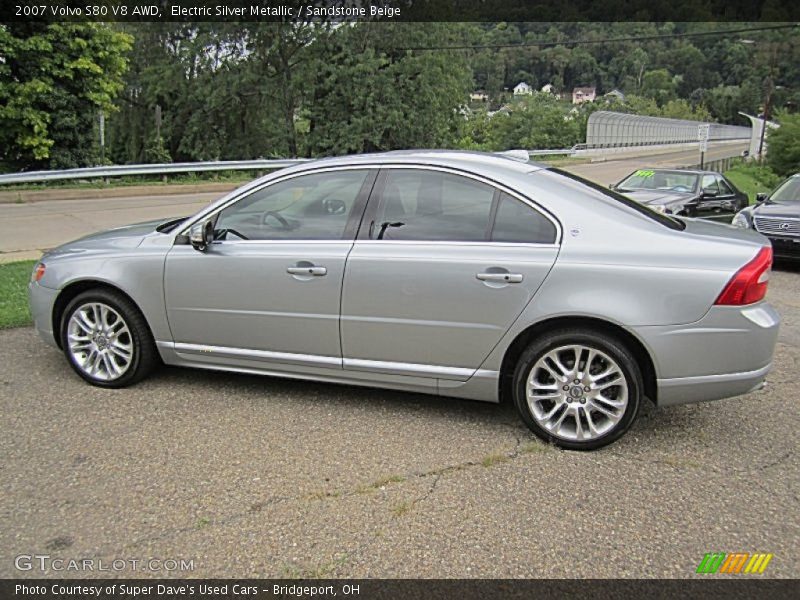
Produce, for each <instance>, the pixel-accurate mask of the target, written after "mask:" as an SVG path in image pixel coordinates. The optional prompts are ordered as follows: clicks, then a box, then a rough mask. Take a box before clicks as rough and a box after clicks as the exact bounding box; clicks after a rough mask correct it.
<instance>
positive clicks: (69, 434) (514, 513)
mask: <svg viewBox="0 0 800 600" xmlns="http://www.w3.org/2000/svg"><path fill="white" fill-rule="evenodd" d="M769 299H770V300H771V302H772V303H773V304H774V305H775V306H776V307H777V308H778V310H779V311H780V312H781V314H782V316H783V325H782V329H781V334H780V340H779V344H778V348H777V354H776V360H775V368H774V370H773V372H772V373H771V375H770V376H769V385H768V386H767V388H766V389H765V390H763V391H760V392H756V393H753V394H750V395H748V396H744V397H740V398H734V399H728V400H721V401H717V402H710V403H704V404H697V405H686V406H678V407H672V408H669V409H656V408H655V407H653V406H651V405H649V404H648V405H647V406H646V407H645V409H644V411H643V414H642V416H641V418H640V419H639V421H638V422H637V423H636V424H635V425H634V427H633V428H632V430H631V431H630V432H629V433H628V434H627V435H626V436H625V437H624V438H623V439H622V440H620V441H619V442H618V443H616V444H614V445H612V446H611V447H609V448H606V449H603V450H601V451H597V452H593V453H577V452H568V451H562V450H558V449H555V448H553V447H551V446H547V445H544V444H542V443H540V442H538V441H536V439H535V438H534V437H533V436H532V435H531V434H530V433H529V432H528V430H527V429H526V428H525V427H524V426H523V425H522V424H521V422H520V421H519V420H518V419H517V417H516V415H515V413H514V411H513V408H512V407H510V406H508V405H493V404H482V403H476V402H467V401H460V400H455V399H442V398H436V397H431V396H424V395H419V394H406V393H398V392H389V391H384V390H379V389H367V388H353V387H346V386H335V385H322V384H314V383H303V382H297V381H288V380H280V379H274V378H265V377H254V376H239V375H233V374H224V373H213V372H205V371H196V370H182V369H175V368H163V369H162V370H160V371H159V372H158V373H157V374H156V375H155V376H153V377H152V378H150V379H149V380H147V381H145V382H143V383H141V384H139V385H137V386H135V387H133V388H130V389H125V390H111V391H109V390H102V389H99V388H95V387H91V386H88V385H86V384H85V383H83V381H82V380H80V379H79V378H78V377H77V376H76V375H75V374H73V372H72V371H71V369H70V368H69V367H68V366H67V364H66V362H65V359H64V358H63V356H62V355H61V354H60V353H59V352H58V351H56V350H55V349H53V348H50V347H48V346H45V345H44V343H42V342H41V341H40V340H39V339H38V338H37V337H36V336H35V334H34V333H33V332H32V331H31V330H30V329H27V328H24V329H14V330H7V331H2V332H0V415H2V420H0V455H2V457H3V460H2V463H0V464H1V467H0V489H1V490H2V494H0V515H2V527H0V577H5V578H7V577H38V576H42V575H45V576H66V577H78V576H80V577H84V576H104V577H108V576H138V577H151V576H153V577H163V576H181V575H191V576H193V577H304V578H305V577H348V578H349V577H458V578H461V577H466V578H468V577H565V578H571V577H586V578H597V577H665V578H684V577H699V576H698V575H696V574H695V569H696V568H697V565H698V564H699V562H700V561H701V559H702V558H703V555H704V554H705V553H707V552H717V551H723V552H751V553H754V552H768V553H772V554H774V558H773V559H772V561H771V562H770V563H769V566H768V569H767V571H766V573H765V574H764V575H763V577H796V576H797V574H798V566H800V564H799V561H798V547H799V544H798V540H799V539H800V526H799V524H798V501H799V495H800V477H798V458H797V447H798V441H800V440H799V438H800V434H799V433H798V431H799V429H800V428H798V426H797V422H798V398H797V389H798V388H797V374H798V371H800V268H797V267H791V268H790V267H785V266H779V267H778V268H777V269H776V271H775V272H774V273H773V277H772V281H771V283H770V291H769ZM42 555H44V556H48V557H50V558H48V559H46V560H47V561H50V562H47V564H48V565H50V566H51V568H50V569H49V570H47V571H45V572H41V571H39V570H38V568H36V565H37V563H36V562H35V560H34V568H33V569H31V570H28V571H19V570H17V569H16V568H15V561H16V562H17V563H19V560H17V557H19V556H23V559H22V562H21V565H22V566H23V567H24V566H25V565H27V564H30V563H29V562H27V561H28V559H26V558H24V557H27V556H42ZM83 558H89V559H91V560H93V561H95V562H94V563H93V564H95V565H98V564H99V561H105V563H104V564H105V565H106V566H108V565H112V564H117V565H124V568H122V569H121V570H111V571H107V572H98V571H91V572H74V571H66V570H61V571H57V570H54V569H53V568H52V566H53V565H59V566H61V567H62V568H63V567H64V565H66V564H69V563H68V562H66V563H53V562H51V561H52V560H53V559H63V560H65V561H69V560H70V559H83ZM150 559H157V560H160V561H169V560H175V561H180V560H183V561H191V566H192V570H191V571H179V570H170V571H165V570H164V568H163V567H162V570H157V571H147V570H145V571H142V570H136V571H134V570H133V567H132V566H131V565H132V563H131V562H130V561H132V560H145V561H149V560H150ZM114 560H116V561H122V562H117V563H112V561H114ZM140 564H141V563H137V565H140ZM157 564H164V563H157ZM166 564H169V565H172V564H173V563H166ZM184 565H187V566H188V563H186V562H184ZM702 577H711V576H709V575H703V576H702ZM758 577H762V576H758Z"/></svg>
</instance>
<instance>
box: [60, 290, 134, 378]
mask: <svg viewBox="0 0 800 600" xmlns="http://www.w3.org/2000/svg"><path fill="white" fill-rule="evenodd" d="M67 344H68V347H67V348H68V351H69V353H70V356H71V358H72V360H73V362H74V364H75V365H76V366H77V367H78V368H79V369H80V370H81V371H83V373H85V374H86V375H87V376H88V377H92V378H96V379H99V380H100V381H113V380H114V379H119V378H120V377H122V376H123V375H124V374H125V372H126V371H127V370H128V369H129V368H130V366H131V362H132V360H133V338H132V337H131V332H130V329H129V328H128V324H127V323H126V322H125V320H124V319H123V318H122V317H121V316H120V314H119V313H118V312H117V311H116V310H114V309H113V308H111V307H110V306H108V305H107V304H103V303H102V302H87V303H86V304H82V305H80V306H79V307H77V308H76V309H75V311H74V312H73V313H72V316H70V318H69V323H68V324H67Z"/></svg>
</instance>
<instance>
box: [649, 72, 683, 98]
mask: <svg viewBox="0 0 800 600" xmlns="http://www.w3.org/2000/svg"><path fill="white" fill-rule="evenodd" d="M677 87H678V81H676V79H675V78H674V77H673V76H672V75H671V74H670V72H669V71H667V69H655V70H653V71H647V72H646V73H645V74H644V77H643V79H642V95H643V96H647V97H648V98H652V99H653V100H655V101H656V102H657V103H658V105H659V106H662V105H664V104H666V103H667V102H669V101H670V100H672V99H674V98H675V97H676V89H677Z"/></svg>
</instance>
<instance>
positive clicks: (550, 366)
mask: <svg viewBox="0 0 800 600" xmlns="http://www.w3.org/2000/svg"><path fill="white" fill-rule="evenodd" d="M642 389H643V384H642V376H641V372H640V370H639V367H638V365H637V364H636V361H635V359H634V358H633V356H632V355H631V354H630V352H629V351H628V350H627V349H626V348H625V346H624V345H622V344H621V343H619V342H618V341H617V340H615V339H614V338H611V337H608V336H606V335H605V334H601V333H594V332H588V331H582V330H561V331H557V332H552V333H550V334H548V335H546V336H544V337H543V338H541V339H539V340H537V341H535V342H534V343H533V344H531V346H529V347H528V349H527V350H526V351H525V352H524V353H523V355H522V357H521V358H520V361H519V364H518V365H517V369H516V372H515V374H514V403H515V404H516V407H517V410H518V411H519V413H520V416H521V417H522V420H523V421H525V423H526V425H528V427H529V428H530V429H531V431H533V432H534V433H535V434H536V435H537V436H539V437H540V438H542V439H544V440H546V441H548V442H552V443H553V444H556V445H558V446H561V447H562V448H567V449H571V450H594V449H595V448H600V447H602V446H605V445H607V444H610V443H611V442H613V441H615V440H616V439H618V438H619V437H620V436H621V435H622V434H624V433H625V431H627V429H628V428H629V427H630V426H631V424H632V423H633V421H634V419H635V418H636V415H637V413H638V411H639V404H640V399H641V396H642Z"/></svg>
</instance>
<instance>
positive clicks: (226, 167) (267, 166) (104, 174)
mask: <svg viewBox="0 0 800 600" xmlns="http://www.w3.org/2000/svg"><path fill="white" fill-rule="evenodd" d="M576 148H577V146H575V147H573V148H558V149H553V150H528V151H527V152H528V156H550V155H572V154H575V150H576ZM523 152H525V151H524V150H523ZM309 160H312V159H308V158H285V159H259V160H223V161H210V162H188V163H186V162H185V163H161V164H149V165H114V166H108V167H86V168H82V169H65V170H63V171H26V172H23V173H7V174H4V175H0V185H13V184H20V183H44V182H48V181H64V180H69V179H98V178H102V179H108V178H111V177H128V176H138V175H155V176H161V177H163V178H165V179H166V176H167V175H172V174H176V173H208V172H219V171H274V170H275V169H285V168H286V167H291V166H294V165H299V164H301V163H304V162H307V161H309Z"/></svg>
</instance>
